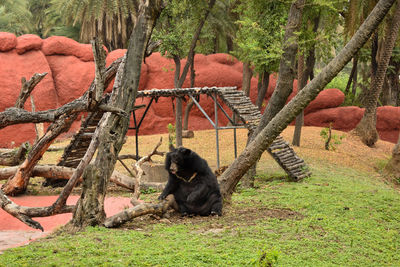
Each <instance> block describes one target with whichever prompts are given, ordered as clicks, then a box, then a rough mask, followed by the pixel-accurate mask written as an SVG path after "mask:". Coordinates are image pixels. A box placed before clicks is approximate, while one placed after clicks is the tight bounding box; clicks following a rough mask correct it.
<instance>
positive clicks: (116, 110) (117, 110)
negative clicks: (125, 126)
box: [98, 104, 129, 118]
mask: <svg viewBox="0 0 400 267" xmlns="http://www.w3.org/2000/svg"><path fill="white" fill-rule="evenodd" d="M98 109H100V110H102V111H104V112H111V113H114V114H116V115H118V116H121V117H126V118H129V114H128V113H126V112H125V111H124V110H122V109H120V108H117V107H113V106H110V105H105V104H102V105H99V106H98Z"/></svg>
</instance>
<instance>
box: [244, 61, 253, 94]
mask: <svg viewBox="0 0 400 267" xmlns="http://www.w3.org/2000/svg"><path fill="white" fill-rule="evenodd" d="M252 77H253V71H252V69H251V66H250V63H249V62H243V79H242V91H243V92H244V93H245V95H247V96H250V88H251V78H252Z"/></svg>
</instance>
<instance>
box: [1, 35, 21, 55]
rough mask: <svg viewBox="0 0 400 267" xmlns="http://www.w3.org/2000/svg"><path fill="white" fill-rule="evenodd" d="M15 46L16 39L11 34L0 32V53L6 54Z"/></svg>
mask: <svg viewBox="0 0 400 267" xmlns="http://www.w3.org/2000/svg"><path fill="white" fill-rule="evenodd" d="M16 45H17V37H16V36H15V34H13V33H9V32H0V52H7V51H9V50H11V49H13V48H15V46H16Z"/></svg>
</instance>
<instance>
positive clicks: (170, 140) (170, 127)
mask: <svg viewBox="0 0 400 267" xmlns="http://www.w3.org/2000/svg"><path fill="white" fill-rule="evenodd" d="M167 129H168V145H169V146H170V145H174V144H175V139H176V133H175V125H173V124H172V123H168V125H167Z"/></svg>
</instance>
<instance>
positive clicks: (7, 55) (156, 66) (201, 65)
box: [0, 33, 400, 147]
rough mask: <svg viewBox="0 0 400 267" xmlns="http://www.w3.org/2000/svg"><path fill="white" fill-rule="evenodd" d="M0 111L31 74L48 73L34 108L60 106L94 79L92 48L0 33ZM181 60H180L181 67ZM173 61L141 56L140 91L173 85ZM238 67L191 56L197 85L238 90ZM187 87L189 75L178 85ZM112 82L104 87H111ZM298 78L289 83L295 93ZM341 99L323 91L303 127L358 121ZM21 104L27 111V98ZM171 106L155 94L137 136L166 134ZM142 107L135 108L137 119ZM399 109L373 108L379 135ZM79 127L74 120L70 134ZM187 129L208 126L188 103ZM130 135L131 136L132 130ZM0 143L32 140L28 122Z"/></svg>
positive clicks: (390, 129)
mask: <svg viewBox="0 0 400 267" xmlns="http://www.w3.org/2000/svg"><path fill="white" fill-rule="evenodd" d="M125 52H126V51H125V50H115V51H112V52H110V53H108V55H107V65H109V64H111V62H113V61H114V60H115V59H117V58H119V57H121V56H122V55H124V53H125ZM0 62H1V64H0V90H1V92H2V93H3V94H2V95H3V97H2V98H1V99H0V111H3V110H5V109H6V108H8V107H11V106H13V105H14V103H15V100H16V99H17V97H18V95H19V91H20V88H21V82H20V81H21V78H22V77H26V79H30V78H31V76H32V75H33V74H34V73H43V72H47V73H48V74H47V76H46V77H45V78H44V79H43V80H42V81H41V82H40V83H39V84H38V85H37V86H36V88H35V90H34V91H33V94H32V95H33V97H34V100H35V105H36V109H37V110H46V109H50V108H56V107H59V106H61V105H63V104H65V103H68V102H70V101H71V100H73V99H75V98H78V97H80V96H81V95H82V94H83V92H85V91H86V90H87V89H88V87H89V86H90V84H91V82H92V80H93V78H94V62H93V54H92V50H91V46H90V45H88V44H80V43H78V42H76V41H74V40H72V39H69V38H66V37H59V36H57V37H56V36H54V37H50V38H47V39H44V40H42V39H41V38H39V37H38V36H35V35H31V34H27V35H22V36H19V37H16V36H15V35H13V34H11V33H0ZM185 63H186V60H182V65H184V64H185ZM174 67H175V65H174V63H173V61H172V60H169V59H166V58H165V57H162V56H161V55H160V54H159V53H154V54H152V55H151V56H150V57H149V58H146V62H145V63H144V64H143V66H142V71H141V80H140V84H139V90H144V89H152V88H159V89H161V88H173V78H174ZM242 68H243V65H242V63H241V62H239V61H238V60H237V59H235V58H234V57H232V56H230V55H227V54H213V55H208V56H205V55H196V57H195V70H196V83H195V86H196V87H203V86H237V87H238V88H239V89H241V85H242ZM276 78H277V77H276V75H275V74H274V75H271V77H270V85H269V88H268V92H267V95H266V97H265V101H266V102H267V101H268V99H269V98H270V97H271V95H272V92H273V88H274V87H275V85H276ZM188 86H189V79H187V80H186V81H185V83H184V86H183V87H188ZM256 87H257V79H256V78H253V79H252V86H251V99H252V100H253V101H255V99H256V94H257V88H256ZM111 88H112V87H111V86H109V88H108V89H107V91H111ZM296 92H297V82H296V81H295V82H294V92H293V93H292V95H291V96H290V99H291V98H292V97H293V96H294V95H295V93H296ZM343 101H344V95H343V93H342V92H341V91H340V90H338V89H327V90H324V91H322V92H321V93H320V94H319V95H318V96H317V98H316V99H315V100H314V101H312V102H311V103H310V105H309V106H308V107H307V108H306V110H305V125H306V126H323V127H325V126H328V125H329V123H332V125H333V127H334V128H335V129H338V130H343V131H349V130H351V129H353V128H354V127H355V126H356V125H357V123H358V122H359V121H360V119H361V117H362V114H363V109H361V108H358V107H340V105H341V104H342V103H343ZM148 102H149V99H146V98H143V99H137V101H136V104H137V105H140V104H147V103H148ZM200 104H201V105H202V107H203V108H204V109H205V110H206V111H207V113H208V115H209V116H210V117H211V118H214V104H213V102H212V101H211V99H209V98H208V97H207V96H201V98H200ZM25 108H26V109H27V110H31V105H30V101H27V103H26V105H25ZM173 109H174V104H173V101H172V99H170V98H159V99H158V101H157V102H156V103H153V105H152V106H151V107H150V109H149V111H148V113H147V115H146V117H145V118H144V120H143V124H142V126H141V128H140V131H139V133H140V134H156V133H164V132H167V125H168V123H174V114H173ZM142 113H143V109H142V110H139V111H138V112H137V118H139V119H140V118H141V115H142ZM218 115H219V122H220V123H221V124H226V123H227V119H226V118H225V116H224V115H223V113H222V112H219V114H218ZM399 115H400V108H397V107H380V108H378V123H377V128H378V131H379V134H380V136H381V138H382V139H384V140H388V141H391V142H397V138H398V133H399V128H400V116H399ZM78 127H79V121H77V122H76V123H74V126H73V128H72V129H71V131H70V133H69V135H71V134H72V133H73V132H74V131H75V130H76V129H77V128H78ZM189 128H190V129H192V130H203V129H210V128H212V126H211V124H210V123H209V122H208V120H207V119H206V118H205V117H204V116H203V114H202V113H201V112H200V111H199V109H198V108H197V107H195V106H194V107H193V109H192V112H191V117H190V120H189ZM129 134H134V131H133V130H130V131H129ZM0 137H1V138H0V147H12V146H17V145H19V144H21V143H22V142H25V141H27V140H29V141H30V142H31V143H32V142H33V140H34V138H35V131H34V127H33V124H22V125H15V126H10V127H7V128H4V129H1V130H0Z"/></svg>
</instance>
